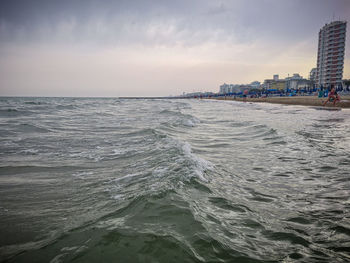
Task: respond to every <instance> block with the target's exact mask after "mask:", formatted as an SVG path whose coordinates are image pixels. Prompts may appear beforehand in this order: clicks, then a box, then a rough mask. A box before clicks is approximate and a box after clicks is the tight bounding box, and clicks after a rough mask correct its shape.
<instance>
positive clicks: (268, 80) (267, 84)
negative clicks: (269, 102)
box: [262, 79, 274, 89]
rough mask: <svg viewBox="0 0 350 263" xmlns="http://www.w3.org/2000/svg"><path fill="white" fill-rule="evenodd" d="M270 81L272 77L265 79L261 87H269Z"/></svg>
mask: <svg viewBox="0 0 350 263" xmlns="http://www.w3.org/2000/svg"><path fill="white" fill-rule="evenodd" d="M272 82H274V80H273V79H265V80H264V83H263V84H262V86H263V88H264V89H270V88H271V84H272Z"/></svg>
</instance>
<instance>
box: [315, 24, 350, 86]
mask: <svg viewBox="0 0 350 263" xmlns="http://www.w3.org/2000/svg"><path fill="white" fill-rule="evenodd" d="M345 35H346V22H345V21H334V22H332V23H330V24H326V25H325V26H324V27H322V28H321V29H320V32H319V34H318V52H317V73H316V84H317V85H318V86H321V85H322V86H326V87H328V86H330V85H341V83H342V78H343V67H344V52H345Z"/></svg>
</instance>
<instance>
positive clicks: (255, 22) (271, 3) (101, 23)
mask: <svg viewBox="0 0 350 263" xmlns="http://www.w3.org/2000/svg"><path fill="white" fill-rule="evenodd" d="M349 14H350V3H349V1H346V0H345V1H344V0H336V1H329V0H326V1H306V2H305V1H300V0H297V1H276V0H263V1H253V0H249V1H190V2H187V1H177V2H176V3H174V2H166V1H165V2H164V1H149V2H147V3H145V2H143V1H132V2H129V1H95V0H89V1H59V2H58V1H38V0H36V1H30V2H29V1H17V0H15V1H10V2H7V3H5V2H1V4H0V56H1V58H2V59H1V61H0V95H1V96H102V97H104V96H167V95H180V94H182V92H193V91H214V92H216V91H217V89H218V87H219V85H221V84H222V83H225V82H226V83H250V82H252V81H255V80H257V81H260V82H263V81H264V79H267V78H270V77H271V76H272V75H273V74H279V75H280V76H287V75H288V74H289V75H292V74H293V73H299V74H300V75H302V76H304V77H305V78H307V77H308V75H309V72H310V70H311V69H312V68H315V67H316V66H317V65H316V64H317V48H318V33H319V30H320V28H322V27H323V26H324V25H325V24H326V23H330V22H331V21H333V20H342V21H349V18H350V15H349ZM347 30H348V29H347ZM347 35H348V34H347ZM349 42H350V38H349V37H348V38H347V39H346V44H345V45H346V47H345V61H344V73H343V78H344V79H349V78H350V48H349Z"/></svg>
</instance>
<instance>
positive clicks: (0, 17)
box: [0, 0, 350, 45]
mask: <svg viewBox="0 0 350 263" xmlns="http://www.w3.org/2000/svg"><path fill="white" fill-rule="evenodd" d="M0 10H1V11H0V23H1V31H0V38H1V41H31V42H35V41H36V42H67V41H69V42H73V43H75V42H78V43H82V44H90V43H93V44H99V45H103V44H106V45H118V44H129V43H142V44H145V45H148V44H150V45H153V44H160V45H161V44H164V45H173V44H176V43H182V44H186V45H196V44H198V43H203V42H210V41H228V42H233V43H239V42H252V41H255V40H256V39H268V38H272V37H273V38H274V39H275V41H279V42H289V41H291V40H293V39H294V40H298V39H301V38H305V37H310V36H311V35H316V34H317V30H318V28H319V27H320V26H322V25H323V24H324V23H325V21H328V20H329V19H330V18H331V17H332V14H333V13H335V14H336V15H338V16H341V18H343V19H345V18H348V16H349V15H348V14H349V13H350V9H349V4H348V1H346V0H345V1H344V0H337V1H334V0H333V1H318V0H311V1H300V0H295V1H276V0H274V1H272V0H260V1H253V0H245V1H183V0H182V1H154V0H153V1H109V0H107V1H106V0H105V1H93V0H86V1H74V0H73V1H67V0H63V1H50V0H49V1H45V0H35V1H18V0H14V1H2V2H1V8H0Z"/></svg>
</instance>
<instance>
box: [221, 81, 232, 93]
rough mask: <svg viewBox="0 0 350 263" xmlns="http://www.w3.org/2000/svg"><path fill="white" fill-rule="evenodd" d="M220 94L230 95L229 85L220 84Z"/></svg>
mask: <svg viewBox="0 0 350 263" xmlns="http://www.w3.org/2000/svg"><path fill="white" fill-rule="evenodd" d="M219 93H220V94H227V93H230V85H229V84H226V83H224V84H222V85H221V86H220V91H219Z"/></svg>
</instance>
